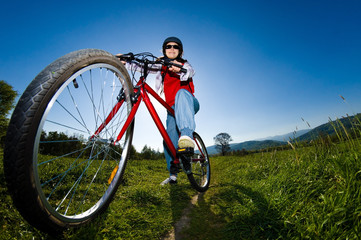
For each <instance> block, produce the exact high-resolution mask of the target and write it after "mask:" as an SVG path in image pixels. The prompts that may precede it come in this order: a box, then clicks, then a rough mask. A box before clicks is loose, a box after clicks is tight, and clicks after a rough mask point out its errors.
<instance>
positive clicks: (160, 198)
mask: <svg viewBox="0 0 361 240" xmlns="http://www.w3.org/2000/svg"><path fill="white" fill-rule="evenodd" d="M1 155H2V154H1ZM360 156H361V143H360V141H358V140H355V139H345V140H343V141H341V142H340V143H337V144H335V143H332V142H325V141H319V142H316V143H315V145H313V146H309V147H299V146H298V144H297V143H296V144H293V148H292V149H291V150H287V151H274V152H269V153H257V154H251V155H247V156H244V157H234V156H232V157H217V158H211V164H212V165H211V166H212V179H211V187H210V188H209V190H208V191H207V192H206V193H204V194H200V195H199V196H198V201H197V202H196V204H195V206H194V207H193V208H192V210H191V213H190V218H191V220H190V221H191V224H190V227H189V228H188V229H185V230H183V232H182V236H184V239H359V238H361V221H360V220H361V196H360V194H361V191H360V189H361V162H360ZM0 166H1V167H0V168H1V169H0V194H1V195H0V199H1V201H0V215H1V216H2V217H1V218H0V238H1V239H33V238H34V239H47V238H48V237H49V236H47V235H46V234H44V233H41V232H39V231H37V230H36V229H34V228H32V227H31V226H30V225H28V224H27V223H26V222H24V220H23V219H22V217H21V216H20V215H19V213H18V212H17V211H16V209H14V207H13V205H12V202H11V199H10V197H9V196H8V194H7V192H6V187H5V183H4V175H3V169H2V168H3V166H2V165H0ZM166 177H167V172H166V170H165V161H164V160H148V161H145V160H135V161H130V162H129V165H128V166H127V169H126V173H125V176H124V180H123V183H122V185H121V186H120V188H119V190H118V192H117V194H116V196H115V199H114V201H113V202H112V203H111V204H110V207H109V208H108V210H107V211H106V212H105V213H104V214H103V215H101V216H100V217H98V218H97V219H96V220H95V221H93V222H92V223H90V224H88V225H86V226H84V227H82V228H80V229H71V230H68V231H66V232H64V235H63V237H64V238H65V239H161V238H162V237H163V236H165V235H166V233H167V232H168V231H169V230H171V229H172V226H173V225H174V223H175V222H177V221H178V220H179V219H180V217H181V215H182V212H183V210H184V209H185V208H186V207H187V206H188V204H189V202H190V200H191V198H192V196H194V195H196V194H197V193H196V192H195V191H194V190H193V189H192V188H191V187H190V184H189V183H188V181H187V178H186V176H185V175H184V174H180V178H179V184H178V185H177V186H166V187H164V186H163V187H162V186H160V185H159V183H160V182H161V181H162V180H164V179H165V178H166Z"/></svg>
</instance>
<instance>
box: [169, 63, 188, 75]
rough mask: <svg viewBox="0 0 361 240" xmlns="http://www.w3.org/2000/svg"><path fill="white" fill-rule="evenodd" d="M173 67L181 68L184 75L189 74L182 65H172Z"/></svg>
mask: <svg viewBox="0 0 361 240" xmlns="http://www.w3.org/2000/svg"><path fill="white" fill-rule="evenodd" d="M170 64H171V65H173V66H175V67H179V68H180V69H181V70H180V71H181V72H182V73H187V69H185V68H183V66H182V65H180V64H176V63H170Z"/></svg>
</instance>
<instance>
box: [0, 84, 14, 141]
mask: <svg viewBox="0 0 361 240" xmlns="http://www.w3.org/2000/svg"><path fill="white" fill-rule="evenodd" d="M17 95H18V94H17V92H16V91H15V90H14V89H13V87H12V86H11V85H9V84H8V83H6V82H5V81H4V80H0V139H1V142H3V137H4V136H5V134H6V130H7V127H8V124H9V119H8V117H7V115H8V114H9V112H10V110H11V109H12V108H13V107H14V100H15V98H16V96H17Z"/></svg>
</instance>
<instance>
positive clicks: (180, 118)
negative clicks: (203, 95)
mask: <svg viewBox="0 0 361 240" xmlns="http://www.w3.org/2000/svg"><path fill="white" fill-rule="evenodd" d="M172 108H173V109H174V112H175V117H173V116H172V115H171V114H170V113H169V112H168V115H167V123H166V124H167V133H168V135H169V137H170V139H171V141H172V143H173V145H174V147H175V148H176V149H177V147H178V139H179V135H180V136H189V137H190V138H192V139H193V132H194V130H195V128H196V124H195V121H194V115H195V114H196V113H197V112H198V111H199V102H198V100H197V99H196V98H195V97H194V96H193V95H192V94H191V93H190V92H188V91H187V90H185V89H180V90H179V91H178V92H177V94H176V96H175V104H174V106H172ZM163 145H164V155H165V159H166V161H167V168H168V170H169V172H170V175H172V174H173V175H176V173H175V172H174V169H172V168H171V162H172V161H173V157H172V153H171V152H170V151H169V149H168V147H167V146H166V144H165V143H164V144H163Z"/></svg>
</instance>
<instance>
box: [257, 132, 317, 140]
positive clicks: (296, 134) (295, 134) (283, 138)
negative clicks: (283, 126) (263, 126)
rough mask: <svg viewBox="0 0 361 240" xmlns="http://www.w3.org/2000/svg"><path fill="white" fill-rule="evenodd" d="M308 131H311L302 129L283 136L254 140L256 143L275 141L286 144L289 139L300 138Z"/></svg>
mask: <svg viewBox="0 0 361 240" xmlns="http://www.w3.org/2000/svg"><path fill="white" fill-rule="evenodd" d="M309 131H311V129H303V130H298V131H294V132H290V133H287V134H283V135H276V136H272V137H266V138H260V139H256V140H257V141H263V140H275V141H281V142H287V141H289V140H290V139H291V140H292V139H295V138H298V137H300V136H302V135H303V134H306V133H308V132H309Z"/></svg>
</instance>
